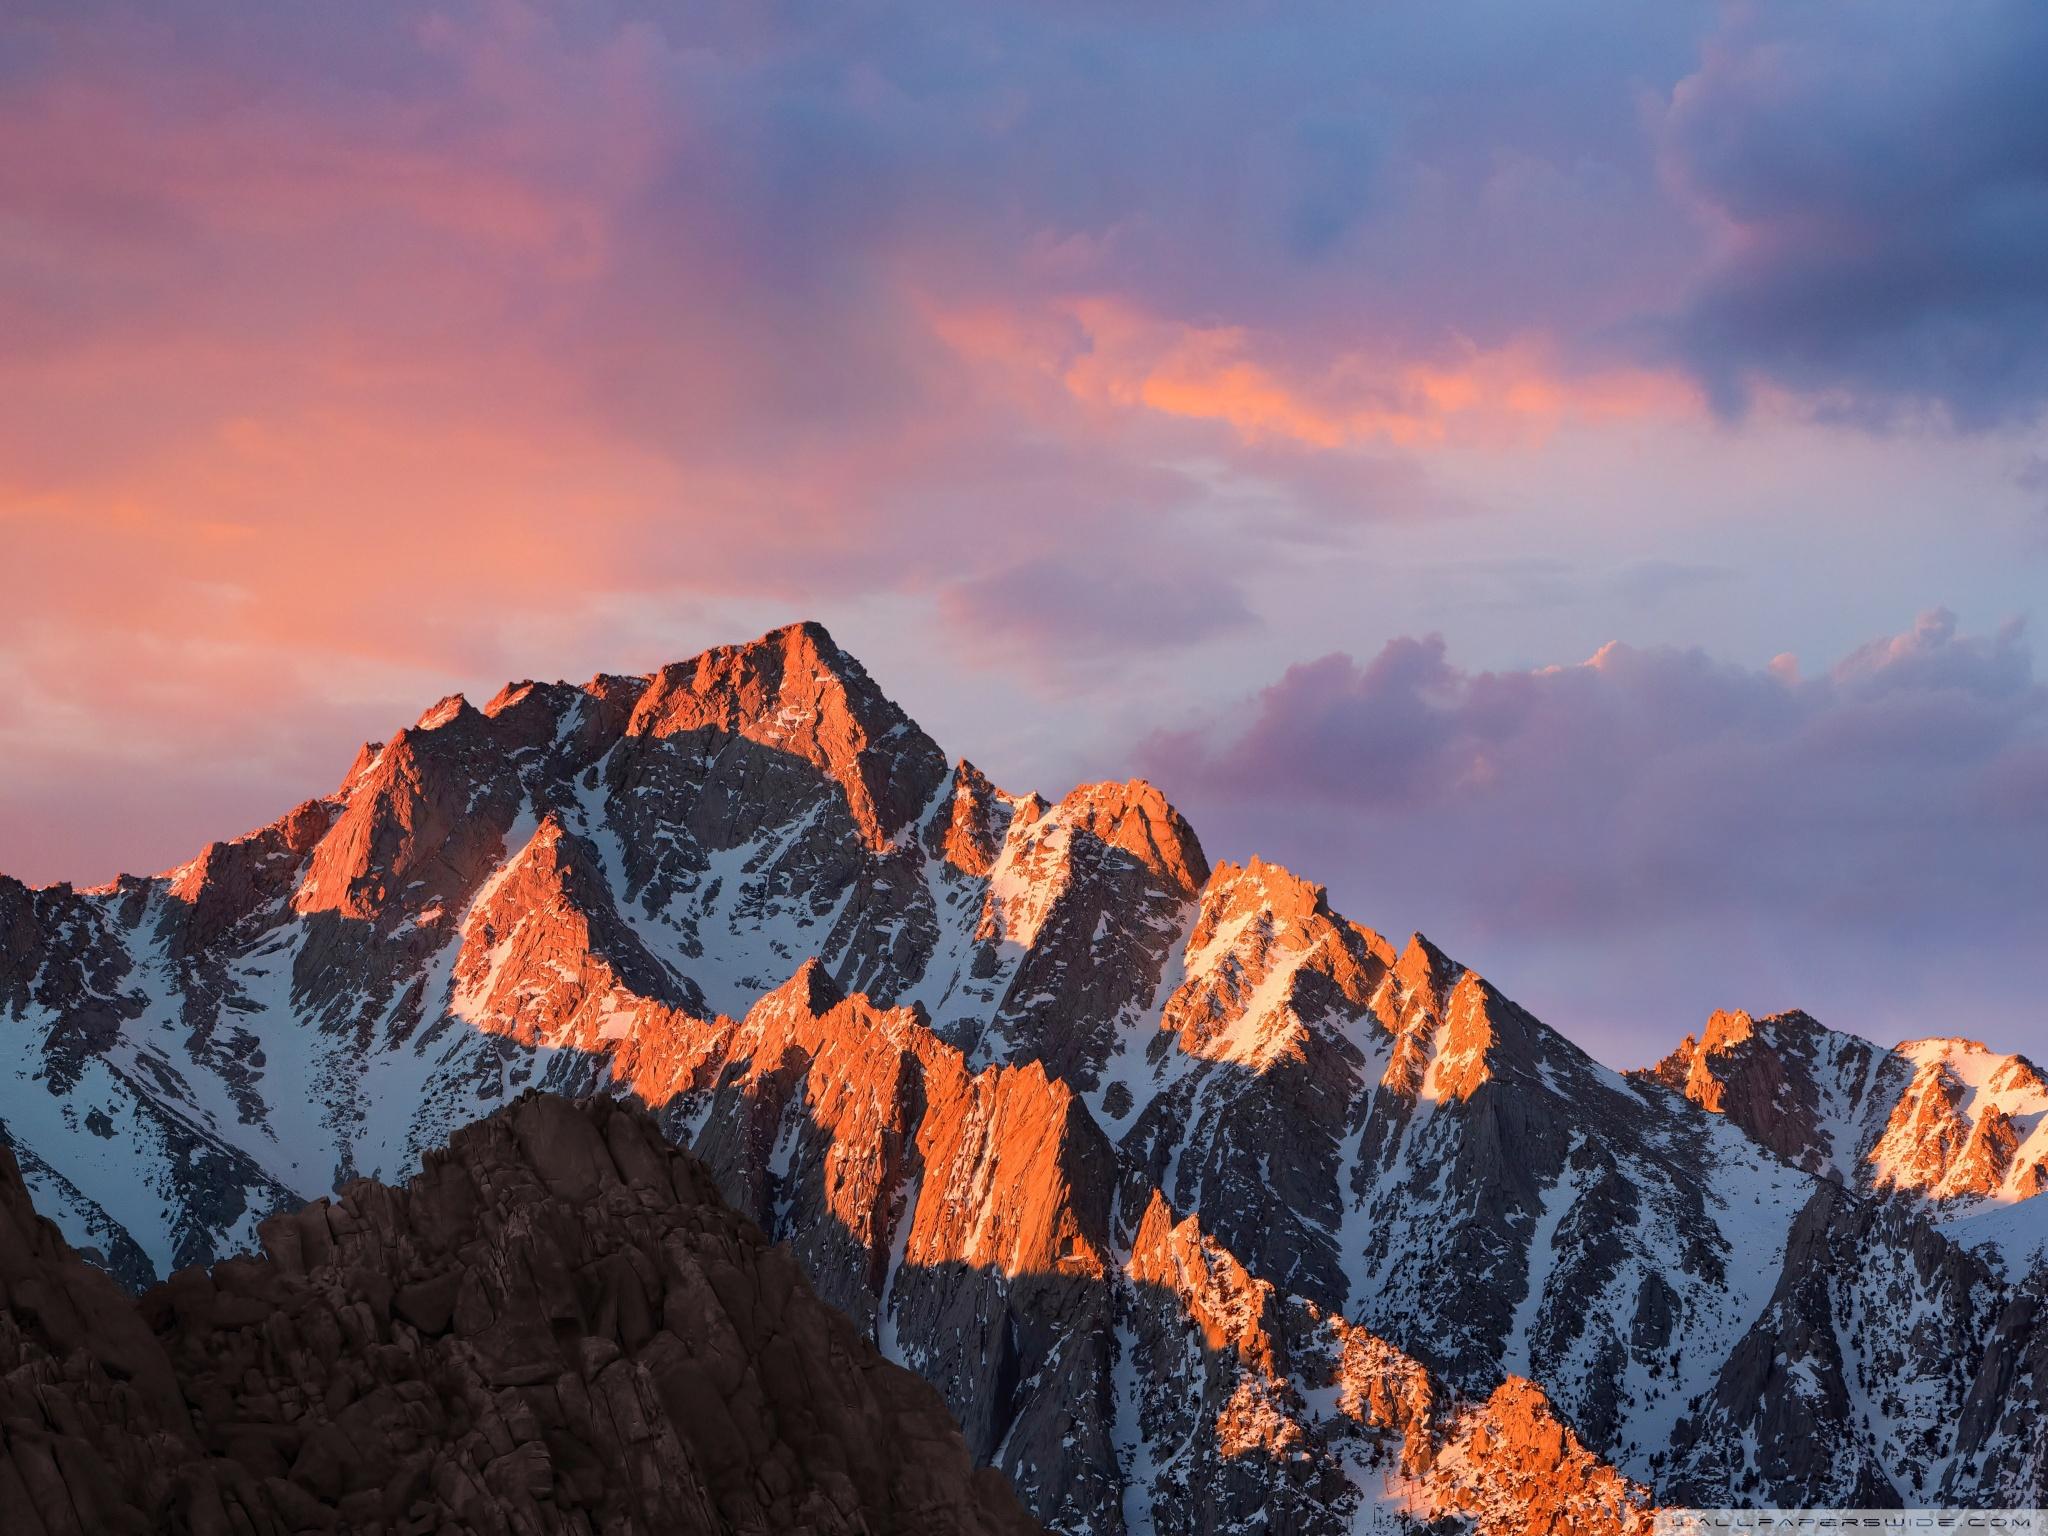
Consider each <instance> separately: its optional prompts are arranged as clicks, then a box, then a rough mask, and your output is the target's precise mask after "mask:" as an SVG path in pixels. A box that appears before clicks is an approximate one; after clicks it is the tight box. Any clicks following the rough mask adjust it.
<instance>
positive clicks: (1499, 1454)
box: [1429, 1376, 1651, 1536]
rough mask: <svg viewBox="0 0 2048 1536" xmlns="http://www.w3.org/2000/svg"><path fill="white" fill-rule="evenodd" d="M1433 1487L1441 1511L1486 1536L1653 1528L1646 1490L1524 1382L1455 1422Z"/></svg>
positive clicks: (1510, 1384) (1515, 1379)
mask: <svg viewBox="0 0 2048 1536" xmlns="http://www.w3.org/2000/svg"><path fill="white" fill-rule="evenodd" d="M1429 1481H1430V1485H1431V1492H1432V1493H1433V1494H1434V1500H1433V1503H1434V1505H1435V1508H1436V1510H1437V1511H1439V1512H1441V1513H1444V1514H1460V1515H1466V1516H1469V1517H1471V1518H1472V1520H1473V1521H1474V1523H1475V1526H1476V1528H1477V1530H1479V1531H1480V1532H1483V1533H1486V1536H1496V1533H1497V1536H1572V1533H1578V1532H1585V1533H1589V1536H1590V1533H1596V1532H1597V1533H1623V1532H1627V1533H1636V1532H1647V1531H1648V1530H1649V1529H1650V1523H1651V1512H1650V1505H1649V1500H1648V1498H1647V1497H1646V1495H1645V1491H1644V1490H1643V1489H1641V1488H1638V1487H1635V1486H1633V1485H1632V1484H1630V1483H1629V1481H1628V1480H1627V1479H1626V1478H1624V1477H1622V1476H1620V1475H1619V1474H1618V1473H1616V1472H1615V1471H1614V1469H1613V1468H1611V1467H1609V1466H1607V1465H1606V1464H1605V1463H1604V1462H1602V1461H1601V1460H1600V1458H1599V1457H1597V1456H1595V1455H1593V1454H1592V1453H1591V1452H1589V1451H1587V1449H1586V1448H1585V1447H1584V1446H1583V1445H1581V1444H1580V1443H1579V1440H1578V1437H1577V1436H1576V1435H1574V1434H1573V1433H1572V1432H1571V1430H1570V1429H1568V1428H1567V1427H1565V1426H1564V1425H1563V1424H1561V1423H1559V1422H1558V1419H1557V1416H1556V1415H1555V1414H1554V1413H1553V1412H1552V1411H1551V1407H1550V1403H1549V1401H1548V1399H1547V1398H1545V1396H1544V1394H1543V1389H1542V1388H1540V1387H1538V1386H1537V1385H1536V1384H1535V1383H1533V1382H1530V1381H1526V1380H1524V1379H1523V1378H1521V1377H1519V1376H1510V1377H1509V1378H1508V1379H1507V1380H1506V1381H1504V1382H1502V1383H1501V1385H1500V1387H1499V1388H1498V1389H1497V1390H1495V1392H1494V1393H1493V1395H1492V1396H1491V1397H1489V1398H1488V1399H1487V1400H1486V1402H1485V1403H1484V1404H1482V1405H1479V1406H1477V1407H1473V1408H1467V1409H1465V1410H1463V1411H1462V1412H1460V1413H1459V1414H1458V1415H1457V1416H1456V1418H1455V1419H1454V1420H1453V1425H1452V1429H1451V1433H1450V1435H1449V1437H1448V1443H1447V1444H1446V1445H1445V1446H1444V1447H1443V1449H1442V1451H1441V1452H1440V1453H1439V1454H1438V1456H1437V1458H1436V1462H1435V1464H1434V1466H1433V1467H1432V1468H1431V1472H1430V1478H1429Z"/></svg>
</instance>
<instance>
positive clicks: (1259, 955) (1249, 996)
mask: <svg viewBox="0 0 2048 1536" xmlns="http://www.w3.org/2000/svg"><path fill="white" fill-rule="evenodd" d="M1186 954H1187V959H1186V964H1185V967H1184V970H1185V973H1186V975H1185V979H1184V980H1183V981H1182V983H1181V985H1180V986H1179V987H1178V988H1177V989H1176V990H1175V991H1174V993H1173V995H1172V996H1171V997H1170V998H1168V999H1167V1002H1166V1007H1165V1011H1164V1015H1163V1017H1162V1019H1161V1027H1163V1028H1165V1029H1168V1030H1171V1031H1172V1032H1173V1033H1174V1034H1175V1035H1176V1036H1177V1038H1178V1043H1179V1046H1180V1048H1181V1049H1182V1050H1184V1051H1186V1052H1188V1053H1189V1054H1190V1055H1194V1056H1203V1057H1209V1058H1213V1059H1217V1060H1225V1061H1235V1062H1239V1063H1241V1064H1243V1065H1245V1066H1248V1067H1252V1068H1254V1069H1257V1068H1259V1067H1261V1066H1263V1065H1265V1064H1267V1063H1269V1062H1271V1061H1272V1060H1274V1059H1275V1058H1277V1057H1279V1056H1281V1055H1292V1056H1294V1057H1295V1058H1297V1059H1299V1058H1300V1057H1301V1056H1302V1055H1303V1053H1304V1049H1305V1040H1306V1031H1307V1029H1308V1027H1309V1022H1310V1021H1315V1020H1319V1019H1321V1018H1323V1017H1326V1016H1328V1015H1331V1014H1333V1013H1334V1014H1341V1015H1344V1016H1349V1017H1358V1016H1362V1015H1364V1014H1365V1013H1366V1012H1367V1011H1368V1009H1369V1008H1370V1006H1371V1003H1372V998H1373V993H1374V990H1375V989H1376V988H1377V987H1378V986H1379V983H1380V980H1381V978H1382V977H1383V976H1385V975H1386V973H1387V969H1388V967H1389V965H1390V964H1391V963H1392V961H1393V958H1394V956H1393V952H1392V950H1391V949H1390V948H1389V946H1388V945H1387V943H1386V941H1385V940H1384V939H1382V938H1380V936H1379V935H1378V934H1376V933H1374V932H1372V931H1371V930H1370V929H1368V928H1364V927H1361V926H1360V925H1358V924H1356V923H1349V922H1346V921H1344V920H1343V919H1342V918H1339V917H1338V916H1337V915H1336V914H1335V913H1333V912H1332V911H1331V910H1330V906H1329V901H1328V898H1327V897H1326V895H1325V893H1324V891H1323V888H1322V887H1321V886H1317V885H1311V884H1309V883H1308V882H1307V881H1305V880H1300V879H1297V878H1295V877H1294V876H1293V875H1291V874H1289V873H1288V872H1287V871H1286V870H1284V869H1280V868H1278V867H1277V866H1274V865H1271V864H1267V863H1265V862H1263V861H1262V860H1258V859H1254V860H1253V861H1252V862H1251V864H1250V865H1249V866H1247V867H1245V868H1243V869H1240V868H1238V867H1237V866H1236V865H1232V864H1223V865H1219V866H1218V867H1217V869H1216V872H1215V874H1214V875H1213V876H1212V877H1211V879H1210V881H1209V883H1208V885H1207V886H1206V887H1204V889H1203V891H1202V901H1201V906H1200V909H1199V911H1198V913H1197V915H1196V918H1195V924H1194V927H1193V928H1192V929H1191V930H1190V931H1189V933H1188V937H1187V945H1186Z"/></svg>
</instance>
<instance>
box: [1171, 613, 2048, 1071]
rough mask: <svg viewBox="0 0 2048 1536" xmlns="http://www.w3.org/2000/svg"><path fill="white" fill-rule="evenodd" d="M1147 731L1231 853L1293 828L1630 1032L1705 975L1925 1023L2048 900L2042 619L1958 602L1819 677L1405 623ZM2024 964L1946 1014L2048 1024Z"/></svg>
mask: <svg viewBox="0 0 2048 1536" xmlns="http://www.w3.org/2000/svg"><path fill="white" fill-rule="evenodd" d="M1142 758H1143V760H1144V764H1145V769H1146V772H1147V773H1148V774H1149V775H1150V776H1152V777H1153V778H1155V779H1156V780H1157V781H1158V782H1159V783H1160V784H1161V785H1162V786H1163V787H1165V788H1166V790H1167V792H1168V794H1169V795H1171V796H1173V797H1175V798H1176V799H1177V801H1178V802H1179V803H1181V804H1182V805H1183V806H1184V807H1185V808H1186V809H1187V811H1188V812H1189V814H1190V815H1191V816H1192V817H1193V818H1194V819H1195V821H1196V824H1197V825H1198V826H1200V827H1201V828H1202V829H1203V836H1204V839H1205V842H1206V844H1207V845H1208V846H1209V847H1210V848H1211V851H1212V853H1213V854H1214V855H1216V856H1219V857H1236V856H1242V855H1245V854H1249V853H1253V852H1257V853H1260V854H1264V855H1266V856H1269V857H1278V858H1281V859H1283V860H1285V861H1286V862H1288V863H1289V864H1291V865H1293V866H1295V867H1297V868H1300V869H1302V870H1304V871H1305V872H1307V873H1310V874H1312V875H1313V876H1314V877H1315V878H1318V879H1322V880H1325V881H1327V882H1328V883H1329V884H1330V885H1331V886H1332V889H1333V892H1334V893H1335V895H1336V896H1337V897H1339V898H1340V901H1341V902H1342V904H1344V905H1346V906H1347V907H1348V908H1349V910H1350V911H1351V912H1352V915H1353V916H1356V917H1358V918H1359V919H1360V920H1362V921H1366V922H1369V923H1374V924H1384V925H1386V926H1388V927H1390V928H1397V929H1398V928H1404V927H1405V926H1407V925H1410V924H1414V925H1419V926H1421V927H1423V928H1425V929H1427V930H1429V931H1430V932H1431V933H1432V936H1433V937H1435V938H1437V939H1438V940H1439V942H1442V943H1444V944H1446V945H1447V946H1449V947H1451V948H1452V949H1453V950H1454V951H1456V952H1461V953H1462V955H1463V957H1464V958H1466V959H1468V960H1469V961H1471V962H1472V963H1474V964H1478V965H1481V966H1492V967H1494V968H1495V969H1496V971H1500V974H1499V975H1498V978H1497V979H1499V980H1501V981H1503V982H1504V983H1505V984H1507V985H1508V986H1509V988H1510V990H1511V991H1514V990H1516V987H1515V981H1516V977H1517V976H1520V977H1521V978H1523V979H1524V980H1525V981H1527V982H1529V983H1530V987H1529V991H1531V992H1533V994H1534V995H1532V996H1529V997H1528V998H1527V1000H1528V1001H1530V1002H1531V1003H1532V1004H1537V1003H1540V1001H1541V999H1542V998H1543V997H1545V996H1564V997H1571V998H1573V999H1578V1000H1584V1002H1585V1003H1586V1005H1587V1006H1588V1008H1589V1010H1590V1017H1589V1019H1587V1020H1586V1021H1584V1022H1585V1023H1586V1024H1587V1025H1588V1027H1589V1029H1590V1031H1591V1033H1592V1034H1593V1035H1594V1036H1595V1038H1596V1041H1598V1042H1604V1043H1605V1044H1606V1045H1607V1046H1608V1047H1609V1048H1610V1049H1611V1050H1613V1051H1614V1052H1615V1053H1617V1054H1620V1055H1622V1056H1624V1057H1627V1056H1629V1055H1631V1054H1636V1055H1640V1054H1641V1051H1642V1050H1646V1049H1648V1048H1649V1046H1650V1045H1652V1044H1656V1043H1660V1042H1661V1039H1662V1035H1661V1033H1660V1030H1662V1029H1664V1028H1666V1027H1667V1026H1668V1025H1670V1024H1682V1023H1685V1022H1686V1021H1687V1016H1686V1014H1685V1013H1684V1011H1683V1009H1684V1004H1685V1002H1686V1001H1687V1000H1690V1001H1691V1002H1692V1004H1693V1006H1694V1008H1695V1009H1697V1008H1700V1007H1704V1006H1707V1005H1710V1004H1713V1003H1715V1002H1721V1003H1726V1004H1729V1005H1733V1004H1738V1003H1740V1004H1750V1005H1757V1006H1762V1007H1766V1008H1769V1007H1780V1006H1791V1005H1793V1004H1795V1003H1797V1004H1803V1005H1805V1006H1808V1007H1810V1008H1813V1009H1814V1010H1815V1011H1817V1012H1823V1011H1832V1012H1833V1013H1834V1015H1835V1020H1834V1021H1835V1022H1838V1023H1840V1024H1842V1025H1844V1026H1846V1027H1861V1028H1867V1029H1869V1030H1871V1031H1872V1032H1874V1033H1877V1034H1880V1035H1881V1034H1884V1033H1886V1032H1887V1031H1892V1030H1896V1031H1899V1032H1902V1033H1903V1032H1911V1031H1912V1030H1913V1029H1914V1027H1915V1021H1916V1020H1919V1021H1921V1022H1925V1020H1924V1018H1923V1017H1922V1015H1921V1013H1920V1010H1924V1009H1926V1008H1928V1007H1931V1006H1938V1005H1939V1004H1940V1001H1941V999H1942V998H1943V996H1944V992H1945V985H1946V982H1945V979H1946V980H1951V981H1952V980H1953V978H1954V977H1955V976H1956V975H1957V974H1958V973H1959V972H1960V971H1961V970H1962V969H1963V968H1965V967H1975V966H1978V965H1981V964H1985V963H1987V962H1988V963H1992V964H1999V965H2003V966H2005V967H2007V968H2008V969H2010V968H2011V961H2012V957H2013V956H2015V955H2019V954H2024V953H2028V952H2030V951H2031V949H2033V948H2036V947H2038V945H2039V942H2040V935H2041V932H2042V930H2043V925H2044V922H2048V880H2044V879H2043V878H2042V871H2043V870H2044V869H2048V687H2044V686H2043V685H2042V684H2041V683H2040V682H2039V681H2037V680H2036V678H2035V676H2034V672H2033V667H2032V663H2031V659H2030V656H2029V653H2028V651H2027V649H2026V647H2025V645H2024V643H2023V639H2022V635H2021V632H2020V630H2019V628H2018V626H2017V625H2011V626H2007V627H2006V628H2003V629H2001V630H1999V631H1998V632H1997V633H1996V634H1995V635H1992V636H1989V637H1982V636H1969V635H1965V634H1962V633H1959V632H1958V630H1957V628H1956V624H1955V620H1954V618H1953V616H1952V615H1950V614H1948V613H1946V612H1935V613H1931V614H1928V615H1926V616H1924V617H1923V618H1922V619H1921V620H1920V621H1919V622H1918V623H1917V624H1916V625H1915V626H1914V627H1913V628H1912V629H1911V630H1909V631H1907V632H1905V633H1903V634H1900V635H1896V636H1891V637H1888V638H1886V639H1883V640H1878V641H1874V642H1872V643H1870V644H1868V645H1865V646H1863V647H1860V648H1858V649H1857V650H1856V651H1854V652H1853V653H1852V654H1850V655H1849V656H1847V657H1845V658H1844V659H1843V660H1841V661H1840V662H1839V663H1837V664H1836V665H1835V666H1834V667H1832V668H1830V669H1829V670H1828V671H1827V672H1825V673H1823V674H1821V675H1819V676H1815V677H1810V678H1802V677H1800V676H1799V675H1798V671H1797V667H1796V664H1795V663H1793V662H1792V660H1791V658H1789V657H1783V658H1780V659H1779V660H1778V661H1776V662H1774V663H1773V664H1772V665H1771V667H1769V668H1767V669H1763V670H1755V669H1751V668H1746V667H1739V666H1733V665H1729V664H1726V663H1722V662H1717V661H1715V660H1713V659H1711V658H1709V657H1708V656H1706V655H1704V654H1703V653H1701V652H1699V651H1689V650H1669V649H1656V650H1637V649H1633V648H1630V647H1627V646H1623V645H1609V646H1607V647H1605V648H1603V649H1602V650H1601V651H1600V652H1599V654H1598V655H1596V656H1594V657H1593V658H1592V659H1591V660H1590V661H1588V662H1585V663H1583V664H1580V665H1577V666H1566V667H1547V668H1542V669H1539V670H1533V671H1524V672H1467V671H1463V670H1461V669H1459V668H1458V667H1456V666H1455V665H1454V664H1453V663H1452V662H1451V660H1450V658H1449V655H1448V653H1447V649H1446V647H1445V645H1444V642H1443V641H1442V640H1441V639H1437V638H1434V637H1432V638H1430V639H1424V640H1417V639H1400V640H1396V641H1393V642H1392V643H1390V644H1389V645H1387V646H1386V647H1385V648H1384V649H1383V650H1382V651H1381V652H1380V653H1379V654H1378V655H1377V656H1376V657H1374V658H1372V659H1371V660H1370V661H1366V662H1363V663H1361V662H1358V661H1356V660H1354V659H1353V658H1351V657H1349V656H1345V655H1341V654H1339V655H1331V656H1325V657H1323V658H1321V659H1320V660H1316V661H1312V662H1308V663H1305V664H1302V665H1299V666H1296V667H1292V668H1290V669H1289V670H1288V671H1287V673H1286V674H1285V675H1284V676H1283V677H1281V678H1280V679H1279V680H1278V681H1277V682H1275V683H1274V684H1272V685H1271V686H1270V687H1268V688H1266V689H1264V690H1263V691H1262V692H1261V693H1260V694H1259V695H1258V696H1257V697H1256V698H1255V699H1253V700H1251V701H1250V702H1249V704H1248V705H1247V707H1246V708H1245V709H1244V710H1243V711H1242V712H1238V713H1233V714H1230V715H1226V716H1219V717H1217V718H1215V719H1213V720H1211V721H1208V722H1206V723H1205V724H1202V725H1199V726H1197V727H1195V728H1193V729H1189V730H1184V731H1179V732H1173V733H1165V734H1159V735H1155V736H1153V737H1151V738H1150V739H1149V740H1148V741H1146V742H1145V743H1144V745H1143V748H1142ZM1503 967H1505V970H1504V971H1503V970H1501V968H1503ZM2020 971H2024V968H2020V970H2019V971H2014V972H2012V973H2011V974H2008V975H2005V976H2003V977H2002V978H2001V977H2000V976H1999V975H1997V974H1994V975H1992V976H1990V977H1989V978H1986V977H1984V976H1982V975H1974V974H1973V976H1972V979H1971V982H1970V984H1969V986H1967V987H1965V988H1961V989H1959V990H1957V991H1956V992H1955V993H1954V994H1953V995H1954V996H1955V997H1957V998H1969V999H1971V1000H1973V1001H1982V1000H1983V999H1985V998H1986V996H1987V994H1988V996H1989V997H1990V998H1991V999H1992V1000H1993V1002H1992V1006H1993V1007H1994V1008H1996V1009H1999V1010H2003V1012H2002V1014H2001V1015H2000V1016H1998V1017H1995V1018H1993V1019H1989V1020H1986V1019H1981V1018H1980V1019H1975V1020H1972V1019H1967V1018H1965V1019H1955V1018H1947V1019H1941V1020H1938V1021H1936V1022H1939V1023H1940V1024H1941V1026H1942V1027H1944V1028H1960V1027H1968V1028H1972V1029H1981V1030H1982V1031H1983V1032H1985V1033H1988V1034H1991V1035H1993V1036H1996V1037H1998V1038H2000V1039H2003V1040H2005V1041H2006V1042H2007V1043H2008V1044H2009V1045H2026V1046H2028V1047H2029V1048H2035V1047H2038V1046H2040V1045H2041V1044H2042V1043H2043V1042H2044V1041H2048V1018H2044V1017H2043V1013H2042V1010H2041V1009H2040V1007H2039V1005H2038V994H2037V992H2036V990H2035V989H2036V987H2037V985H2038V977H2034V976H2029V975H2026V974H2021V973H2020ZM1567 978H1569V979H1568V980H1567ZM1737 978H1740V979H1739V980H1738V979H1737ZM1780 987H1783V988H1786V989H1787V990H1786V991H1784V992H1783V993H1782V994H1781V993H1780V992H1779V991H1778V990H1777V989H1778V988H1780ZM1758 991H1762V992H1763V993H1764V995H1763V996H1757V995H1755V994H1756V993H1757V992H1758ZM1674 1003H1675V1004H1677V1007H1676V1008H1674V1006H1673V1005H1674ZM1644 1020H1657V1021H1659V1022H1658V1023H1657V1024H1656V1025H1654V1026H1652V1027H1651V1028H1649V1029H1648V1030H1647V1031H1645V1029H1644V1027H1643V1022H1642V1021H1644ZM1557 1022H1559V1023H1561V1024H1564V1025H1566V1026H1568V1027H1569V1026H1570V1025H1571V1023H1572V1022H1573V1021H1572V1020H1571V1019H1570V1018H1560V1019H1558V1020H1557ZM1638 1042H1640V1045H1641V1048H1640V1049H1635V1050H1633V1051H1632V1049H1631V1048H1632V1047H1633V1046H1634V1045H1636V1044H1637V1043H1638Z"/></svg>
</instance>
